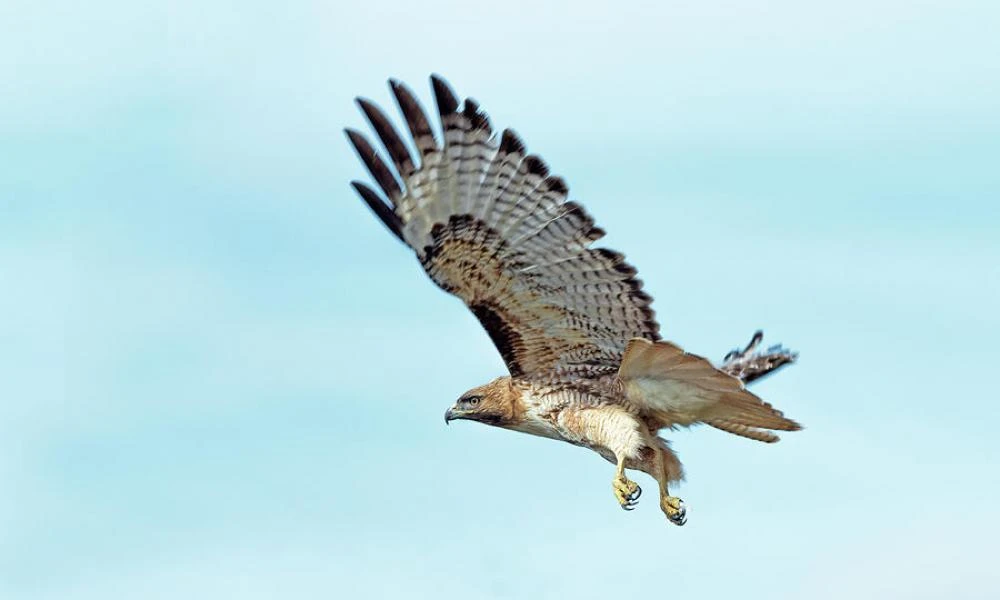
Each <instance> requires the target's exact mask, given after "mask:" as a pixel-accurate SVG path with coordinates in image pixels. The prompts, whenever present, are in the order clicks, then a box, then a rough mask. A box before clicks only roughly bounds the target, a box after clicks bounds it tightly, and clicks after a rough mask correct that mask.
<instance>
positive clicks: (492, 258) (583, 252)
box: [347, 76, 659, 379]
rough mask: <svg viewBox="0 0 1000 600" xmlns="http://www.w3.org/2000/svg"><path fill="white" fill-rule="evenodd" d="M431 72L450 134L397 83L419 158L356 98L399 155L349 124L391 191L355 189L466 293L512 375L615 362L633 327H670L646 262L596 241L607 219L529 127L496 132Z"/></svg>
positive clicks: (594, 370) (638, 332)
mask: <svg viewBox="0 0 1000 600" xmlns="http://www.w3.org/2000/svg"><path fill="white" fill-rule="evenodd" d="M431 84H432V86H433V89H434V95H435V99H436V104H437V108H438V112H439V114H440V120H441V129H442V132H443V141H440V142H439V140H438V137H437V136H436V135H435V133H434V132H433V131H432V129H431V125H430V119H429V118H428V117H427V115H426V113H425V112H424V110H423V109H422V108H421V106H420V104H419V103H418V101H417V99H416V97H415V96H414V94H413V93H412V92H411V91H410V90H409V88H407V87H406V86H405V85H404V84H402V83H400V82H397V81H390V88H391V90H392V93H393V96H394V97H395V99H396V101H397V103H398V104H399V108H400V110H401V112H402V114H403V117H404V120H405V122H406V125H407V128H408V129H409V133H410V137H409V139H410V142H411V143H412V146H413V147H414V148H415V150H416V156H414V155H413V154H412V153H411V151H410V149H409V147H408V145H407V142H405V141H404V139H403V137H402V136H401V135H400V134H399V133H398V132H397V131H396V129H395V128H394V127H393V125H392V123H391V122H390V120H389V118H388V117H387V116H386V115H385V113H383V112H382V110H381V109H380V108H379V107H378V106H376V105H375V104H374V103H372V102H370V101H368V100H366V99H363V98H359V99H358V100H357V102H358V105H359V106H360V108H361V110H362V112H363V113H364V114H365V116H366V117H367V118H368V121H369V122H370V123H371V125H372V128H373V129H374V131H375V133H376V135H377V136H378V138H379V139H380V140H381V141H382V145H383V146H384V148H385V150H386V153H387V155H388V158H389V161H390V162H389V163H387V162H386V161H385V160H384V159H383V158H382V156H381V155H380V153H379V152H378V151H376V149H375V148H374V147H373V146H372V144H371V143H370V142H369V141H368V139H367V138H366V137H365V136H364V135H363V134H361V133H359V132H358V131H355V130H351V129H348V130H347V137H348V139H349V140H350V142H351V144H352V145H353V146H354V148H355V150H356V151H357V153H358V155H359V156H360V157H361V160H362V161H363V162H364V164H365V166H366V167H367V168H368V170H369V172H370V173H371V175H372V177H373V179H374V180H375V182H376V183H377V184H378V187H379V188H380V189H381V193H380V192H379V191H376V190H375V189H373V188H372V187H370V186H368V185H366V184H364V183H361V182H358V181H355V182H352V185H353V186H354V188H355V190H357V192H358V193H359V195H360V196H361V198H362V199H363V200H364V201H365V202H366V203H367V204H368V206H369V207H370V208H371V209H372V210H373V211H374V213H375V214H376V216H378V218H379V219H380V220H381V221H382V222H383V223H384V224H385V225H386V227H388V228H389V230H390V231H391V232H392V233H393V234H395V235H396V237H398V238H399V239H400V240H402V241H403V242H404V243H406V244H407V245H408V246H410V247H411V248H412V249H413V250H414V251H415V252H416V254H417V258H418V259H419V260H420V263H421V265H422V266H423V268H424V270H426V271H427V274H428V275H429V276H430V278H431V279H433V280H434V282H435V283H436V284H438V286H440V287H441V288H442V289H444V290H445V291H447V292H449V293H451V294H454V295H455V296H458V297H459V298H461V299H462V301H463V302H465V304H466V305H467V306H468V307H469V309H470V310H471V311H472V312H473V314H475V315H476V317H477V318H478V319H479V321H480V323H482V325H483V327H484V328H485V329H486V331H487V333H488V334H489V336H490V338H491V339H492V340H493V343H494V344H495V345H496V347H497V349H498V350H499V351H500V354H501V355H502V357H503V359H504V362H505V363H506V365H507V368H508V369H509V370H510V372H511V374H512V375H514V376H524V377H546V378H552V377H555V378H557V379H558V378H569V377H572V376H574V375H586V376H597V375H607V374H613V373H615V372H616V371H617V369H618V366H619V364H620V363H621V358H622V354H623V353H624V351H625V344H626V342H627V341H628V340H629V339H630V338H635V337H639V338H644V339H648V340H658V339H659V334H658V331H659V325H658V324H657V323H656V319H655V316H654V314H653V310H652V308H650V303H651V301H652V298H651V297H650V296H649V295H648V294H646V293H645V292H643V291H642V282H641V281H640V280H639V279H637V278H636V277H635V275H636V270H635V269H634V268H633V267H632V266H631V265H629V264H628V263H626V262H625V258H624V256H623V255H622V254H620V253H618V252H615V251H612V250H607V249H603V248H592V247H591V246H592V244H593V242H594V241H596V240H597V239H599V238H601V237H602V236H603V235H604V231H603V230H601V229H600V228H598V227H596V226H595V225H594V219H593V218H592V217H591V216H590V215H589V214H587V212H586V211H585V210H584V208H583V207H582V206H580V205H579V204H577V203H575V202H573V201H570V200H568V199H567V195H568V188H567V186H566V184H565V182H564V181H563V180H562V179H561V178H559V177H556V176H553V175H550V174H549V171H548V168H547V167H546V165H545V162H544V161H543V160H542V159H541V158H539V157H538V156H535V155H531V154H527V153H526V151H525V146H524V143H523V142H522V141H521V139H520V138H519V137H518V136H517V134H515V133H514V132H513V131H512V130H510V129H505V130H504V131H503V132H502V133H501V134H500V136H499V139H497V136H496V135H495V134H494V133H493V131H492V128H491V126H490V122H489V118H488V117H487V115H486V114H485V113H484V112H483V111H482V110H481V109H480V108H479V105H478V104H477V103H476V102H475V101H474V100H472V99H466V100H465V101H464V102H463V103H461V105H460V104H459V101H458V99H457V98H456V96H455V94H454V93H453V92H452V90H451V88H450V87H449V86H448V84H447V83H446V82H445V81H444V80H443V79H442V78H440V77H438V76H432V77H431ZM390 163H391V166H390Z"/></svg>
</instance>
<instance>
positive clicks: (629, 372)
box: [346, 75, 800, 525]
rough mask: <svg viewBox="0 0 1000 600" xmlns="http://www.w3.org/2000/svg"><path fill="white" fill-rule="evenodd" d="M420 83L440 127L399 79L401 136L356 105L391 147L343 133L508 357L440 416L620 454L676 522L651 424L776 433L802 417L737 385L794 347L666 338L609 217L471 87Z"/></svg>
mask: <svg viewBox="0 0 1000 600" xmlns="http://www.w3.org/2000/svg"><path fill="white" fill-rule="evenodd" d="M431 85H432V88H433V91H434V97H435V101H436V104H437V112H438V114H439V116H440V124H441V132H440V137H439V136H438V135H437V134H436V133H435V132H434V130H433V129H432V127H431V120H430V119H429V118H428V116H427V113H425V111H424V109H423V108H422V107H421V105H420V103H419V102H418V101H417V98H416V96H415V95H414V94H413V92H412V91H411V90H410V89H409V88H408V87H407V86H406V85H404V84H403V83H401V82H399V81H396V80H390V82H389V87H390V89H391V91H392V94H393V96H394V97H395V99H396V102H397V103H398V105H399V108H400V110H401V112H402V115H403V118H404V120H405V122H406V127H407V129H408V130H409V134H410V135H409V137H408V141H407V139H404V137H403V136H402V135H400V133H399V132H398V131H397V130H396V128H395V127H394V126H393V125H392V123H391V121H390V120H389V118H388V117H387V116H386V114H385V113H384V112H383V111H382V109H380V108H379V107H378V106H377V105H376V104H374V103H372V102H371V101H369V100H366V99H364V98H357V100H356V101H357V104H358V106H359V107H360V109H361V111H362V112H363V113H364V115H365V116H366V117H367V119H368V121H369V122H370V124H371V126H372V128H373V130H374V132H375V134H376V135H377V136H378V138H379V140H381V142H382V145H383V146H384V148H385V156H387V157H388V162H387V161H386V159H385V158H384V157H383V155H382V154H380V152H378V151H376V149H375V148H374V147H373V146H372V144H371V142H370V141H369V140H368V139H367V138H366V137H365V136H364V135H363V134H361V133H360V132H358V131H356V130H353V129H347V130H346V133H347V138H348V140H349V141H350V143H351V144H352V145H353V146H354V149H355V150H356V151H357V153H358V156H359V157H360V158H361V161H362V162H363V163H364V165H365V166H366V167H367V169H368V171H369V172H370V173H371V176H372V178H373V179H374V181H375V183H377V185H378V187H379V188H380V190H381V192H379V191H377V190H375V189H374V188H372V187H370V186H369V185H366V184H365V183H362V182H359V181H354V182H352V183H351V185H352V186H353V187H354V189H355V190H356V191H357V193H358V194H359V195H360V196H361V198H362V199H363V200H364V201H365V203H366V204H367V205H368V206H369V208H371V210H372V211H373V212H374V213H375V215H376V216H377V217H378V218H379V219H380V220H381V221H382V223H383V224H384V225H385V226H386V227H387V228H388V229H389V231H390V232H392V234H393V235H395V236H396V237H397V238H399V240H400V241H402V242H403V243H404V244H406V245H407V246H409V247H410V248H412V249H413V251H414V252H415V253H416V255H417V259H418V260H419V261H420V264H421V266H422V267H423V268H424V270H425V271H426V272H427V275H428V276H429V277H430V278H431V279H432V280H433V281H434V283H436V284H437V285H438V286H439V287H441V288H442V289H443V290H445V291H446V292H448V293H450V294H453V295H455V296H457V297H458V298H460V299H461V300H462V301H463V302H464V303H465V305H466V306H467V307H468V308H469V310H471V311H472V313H473V314H474V315H475V316H476V318H477V319H479V322H480V323H481V324H482V325H483V327H484V328H485V329H486V332H487V333H488V334H489V336H490V339H491V340H492V341H493V344H494V345H495V346H496V348H497V350H499V352H500V355H501V356H502V357H503V361H504V363H505V364H506V366H507V370H508V371H509V372H510V373H509V375H506V376H503V377H499V378H497V379H494V380H493V381H491V382H490V383H487V384H486V385H482V386H479V387H476V388H473V389H471V390H469V391H468V392H466V393H464V394H462V396H461V397H460V398H459V399H458V401H457V402H455V404H454V405H453V406H452V407H451V408H449V409H448V411H447V412H446V413H445V416H444V418H445V422H449V421H453V420H456V419H465V420H469V421H478V422H480V423H485V424H487V425H492V426H494V427H502V428H504V429H510V430H513V431H520V432H523V433H529V434H532V435H538V436H543V437H547V438H551V439H555V440H562V441H566V442H569V443H571V444H575V445H578V446H583V447H586V448H590V449H591V450H594V451H596V452H597V453H598V454H600V455H601V456H603V457H604V458H605V459H607V460H608V461H610V462H611V463H613V464H615V465H616V470H615V474H614V478H613V480H612V489H613V491H614V494H615V497H616V499H617V500H618V503H619V505H620V506H621V507H622V508H624V509H626V510H631V509H632V508H633V507H634V506H635V504H636V501H637V500H638V498H639V495H640V494H641V489H640V488H639V486H638V485H637V484H636V483H635V482H633V481H631V480H630V479H628V477H626V474H625V470H626V469H630V470H638V471H642V472H645V473H647V474H649V475H651V476H652V477H653V478H654V479H655V480H656V481H657V483H658V484H659V492H660V508H661V509H662V510H663V512H664V513H665V514H666V516H667V519H668V520H669V521H670V522H672V523H674V524H676V525H683V524H684V523H685V522H686V520H687V516H686V513H687V511H686V508H685V505H684V502H683V501H682V500H681V499H680V498H677V497H675V496H672V495H670V493H669V491H668V486H670V485H672V484H673V483H674V482H677V481H679V480H680V479H682V477H683V471H682V468H681V463H680V461H679V460H678V458H677V455H676V454H675V453H674V452H673V451H672V450H671V448H670V445H669V443H668V442H667V441H666V440H664V439H663V438H661V437H660V436H659V433H660V432H661V431H663V430H669V429H675V428H677V427H687V426H690V425H694V424H696V423H705V424H708V425H710V426H712V427H715V428H717V429H721V430H723V431H726V432H729V433H732V434H735V435H739V436H743V437H746V438H750V439H752V440H757V441H760V442H767V443H771V442H775V441H777V440H778V436H777V435H775V434H774V431H775V430H779V431H795V430H797V429H800V426H799V425H798V424H797V423H796V422H795V421H792V420H790V419H788V418H786V417H784V416H783V415H782V413H781V411H779V410H777V409H775V408H773V407H772V406H771V405H770V404H768V403H766V402H764V401H763V400H761V399H760V398H759V397H757V396H756V395H754V394H753V393H751V392H749V391H748V390H747V389H746V387H745V384H746V383H749V382H751V381H753V380H755V379H758V378H760V377H762V376H764V375H766V374H768V373H771V372H773V371H774V370H776V369H778V368H780V367H781V366H783V365H785V364H788V363H790V362H792V361H794V360H795V359H796V356H797V355H796V354H794V353H792V352H789V351H787V350H785V349H783V348H782V347H780V346H774V347H772V348H770V349H768V350H767V351H766V352H760V351H757V350H756V349H757V347H758V345H759V344H760V341H761V337H762V334H761V333H760V332H757V333H756V334H755V335H754V336H753V339H752V340H751V342H750V344H749V345H748V346H746V347H745V348H744V349H742V350H734V351H733V352H730V353H729V354H728V355H727V356H726V357H725V359H724V361H723V364H722V365H721V366H719V367H715V366H713V365H712V363H711V362H709V361H708V360H706V359H705V358H702V357H700V356H696V355H694V354H689V353H687V352H685V351H684V350H683V349H681V348H680V346H677V345H676V344H674V343H672V342H669V341H666V340H663V339H661V338H660V333H659V325H658V324H657V322H656V318H655V315H654V313H653V309H652V308H651V306H650V304H651V303H652V298H651V297H650V296H649V294H647V293H646V292H644V291H643V290H642V282H641V281H640V280H639V279H637V278H636V270H635V268H633V267H632V266H631V265H630V264H628V263H627V262H625V257H624V255H622V254H620V253H619V252H616V251H614V250H609V249H606V248H595V247H594V242H595V241H597V240H598V239H600V238H601V237H602V236H603V235H604V231H603V230H602V229H601V228H599V227H597V226H596V225H595V224H594V219H593V218H592V217H591V216H590V215H589V214H588V213H587V211H586V210H584V208H583V207H582V206H581V205H579V204H577V203H576V202H574V201H572V200H569V199H568V194H569V190H568V188H567V186H566V183H565V182H564V181H563V180H562V179H561V178H560V177H558V176H555V175H551V174H550V173H549V169H548V167H547V166H546V164H545V162H544V161H543V160H542V159H541V158H540V157H539V156H537V155H534V154H528V153H527V151H526V149H525V145H524V143H523V142H522V141H521V138H520V137H519V136H518V135H517V134H516V133H515V132H514V131H513V130H511V129H504V130H503V131H502V132H501V133H500V134H499V136H497V135H496V134H494V132H493V128H492V127H491V125H490V120H489V118H488V117H487V115H486V113H485V112H483V111H482V110H481V109H480V107H479V104H478V103H477V102H476V101H475V100H473V99H471V98H467V99H465V100H464V101H463V102H461V103H460V102H459V100H458V98H457V97H456V95H455V93H454V92H453V91H452V89H451V87H450V86H449V85H448V84H447V83H446V82H445V81H444V79H442V78H441V77H439V76H437V75H432V76H431ZM408 142H409V143H408ZM410 146H412V147H413V149H414V150H415V151H416V154H413V153H411V149H410Z"/></svg>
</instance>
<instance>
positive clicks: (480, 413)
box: [444, 377, 520, 427]
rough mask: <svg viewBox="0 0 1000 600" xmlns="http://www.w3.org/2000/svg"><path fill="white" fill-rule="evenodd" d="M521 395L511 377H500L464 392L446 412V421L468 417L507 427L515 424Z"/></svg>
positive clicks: (470, 419) (468, 418) (471, 419)
mask: <svg viewBox="0 0 1000 600" xmlns="http://www.w3.org/2000/svg"><path fill="white" fill-rule="evenodd" d="M519 397H520V394H519V393H518V392H517V391H515V390H514V387H513V386H512V385H511V381H510V377H498V378H496V379H494V380H493V381H491V382H489V383H487V384H486V385H481V386H479V387H476V388H472V389H471V390H469V391H467V392H465V393H464V394H462V397H461V398H459V399H458V401H457V402H455V405H454V406H452V407H451V408H449V409H448V410H447V412H445V413H444V422H445V423H448V422H449V421H454V420H456V419H467V420H469V421H479V422H480V423H486V424H487V425H495V426H497V427H507V426H510V425H513V424H514V421H515V412H516V411H515V409H514V403H515V401H516V400H517V399H518V398H519Z"/></svg>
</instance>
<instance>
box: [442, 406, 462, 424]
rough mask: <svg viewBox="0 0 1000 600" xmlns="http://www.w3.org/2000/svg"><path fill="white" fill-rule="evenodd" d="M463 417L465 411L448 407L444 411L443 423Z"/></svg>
mask: <svg viewBox="0 0 1000 600" xmlns="http://www.w3.org/2000/svg"><path fill="white" fill-rule="evenodd" d="M464 418H466V417H465V413H463V412H462V411H461V410H455V407H452V408H449V409H448V410H446V411H444V424H445V425H447V424H448V423H450V422H451V421H456V420H458V419H464Z"/></svg>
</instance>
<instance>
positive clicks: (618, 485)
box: [611, 475, 642, 510]
mask: <svg viewBox="0 0 1000 600" xmlns="http://www.w3.org/2000/svg"><path fill="white" fill-rule="evenodd" d="M611 489H613V490H614V492H615V498H618V504H620V505H621V507H622V508H623V509H625V510H632V509H633V508H635V505H636V503H637V502H638V500H639V496H641V495H642V488H640V487H639V484H637V483H636V482H634V481H631V480H630V479H627V478H626V477H625V476H624V475H622V476H619V477H615V478H614V479H613V480H612V481H611Z"/></svg>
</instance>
